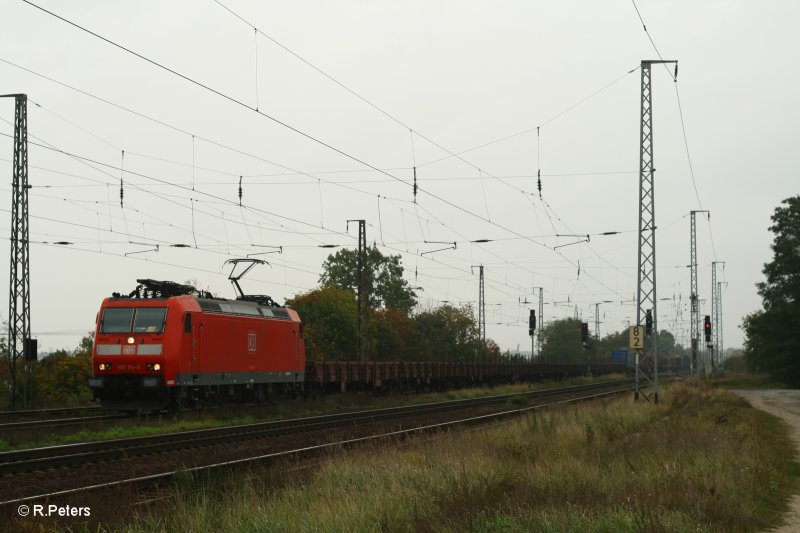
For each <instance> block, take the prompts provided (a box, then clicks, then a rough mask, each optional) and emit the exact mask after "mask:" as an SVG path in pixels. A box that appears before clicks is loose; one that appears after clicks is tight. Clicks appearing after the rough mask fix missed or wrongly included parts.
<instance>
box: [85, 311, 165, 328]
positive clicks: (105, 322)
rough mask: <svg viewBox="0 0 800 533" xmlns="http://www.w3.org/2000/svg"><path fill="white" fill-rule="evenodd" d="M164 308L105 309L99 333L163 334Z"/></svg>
mask: <svg viewBox="0 0 800 533" xmlns="http://www.w3.org/2000/svg"><path fill="white" fill-rule="evenodd" d="M166 317H167V308H166V307H138V308H133V307H106V308H105V309H104V310H103V318H102V319H101V322H100V333H163V331H164V322H165V321H166Z"/></svg>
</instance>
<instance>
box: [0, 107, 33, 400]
mask: <svg viewBox="0 0 800 533" xmlns="http://www.w3.org/2000/svg"><path fill="white" fill-rule="evenodd" d="M1 97H13V98H14V102H15V106H14V107H15V109H14V159H13V167H14V168H13V174H12V178H11V265H10V266H11V269H10V276H9V277H10V283H9V294H8V358H9V365H10V370H11V397H10V405H11V408H12V409H15V408H16V406H17V396H18V395H19V384H18V380H17V377H18V376H17V360H18V359H20V358H21V357H23V356H24V352H25V344H26V342H28V340H29V339H30V336H31V306H30V304H31V294H30V289H31V280H30V258H29V255H28V189H29V188H30V186H29V185H28V97H27V95H24V94H7V95H2V96H1ZM26 370H28V366H27V363H26ZM27 374H28V372H26V375H27ZM28 392H29V391H27V390H26V395H25V403H26V404H27V399H28Z"/></svg>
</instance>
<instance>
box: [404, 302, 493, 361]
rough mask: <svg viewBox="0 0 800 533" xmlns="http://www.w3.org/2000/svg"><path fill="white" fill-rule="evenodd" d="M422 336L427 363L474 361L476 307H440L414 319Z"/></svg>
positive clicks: (446, 305)
mask: <svg viewBox="0 0 800 533" xmlns="http://www.w3.org/2000/svg"><path fill="white" fill-rule="evenodd" d="M414 323H415V324H416V326H417V331H418V332H419V336H420V349H419V353H420V355H421V359H422V360H424V361H474V360H475V357H476V348H477V342H478V324H477V323H476V322H475V315H474V313H473V312H472V307H471V306H469V305H465V306H462V307H453V306H452V305H448V304H445V305H442V306H440V307H437V308H434V309H429V310H427V311H423V312H422V313H419V314H417V315H416V316H414ZM487 344H488V339H487Z"/></svg>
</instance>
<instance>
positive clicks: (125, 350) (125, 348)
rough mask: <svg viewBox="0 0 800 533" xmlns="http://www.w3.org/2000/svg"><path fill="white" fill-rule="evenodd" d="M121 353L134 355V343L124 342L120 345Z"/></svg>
mask: <svg viewBox="0 0 800 533" xmlns="http://www.w3.org/2000/svg"><path fill="white" fill-rule="evenodd" d="M122 355H136V345H134V344H126V345H124V346H123V347H122Z"/></svg>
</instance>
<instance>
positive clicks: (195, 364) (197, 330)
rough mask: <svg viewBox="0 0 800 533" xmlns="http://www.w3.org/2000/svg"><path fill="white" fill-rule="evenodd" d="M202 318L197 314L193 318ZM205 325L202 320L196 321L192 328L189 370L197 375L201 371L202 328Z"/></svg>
mask: <svg viewBox="0 0 800 533" xmlns="http://www.w3.org/2000/svg"><path fill="white" fill-rule="evenodd" d="M199 316H202V315H200V314H199V313H198V314H196V315H195V317H199ZM204 326H205V323H204V322H203V321H202V320H198V321H197V323H196V324H195V325H194V327H193V328H192V352H191V359H190V361H189V368H190V369H191V371H192V373H194V374H199V373H200V372H201V371H202V368H203V365H202V362H203V358H202V355H203V328H204Z"/></svg>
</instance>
